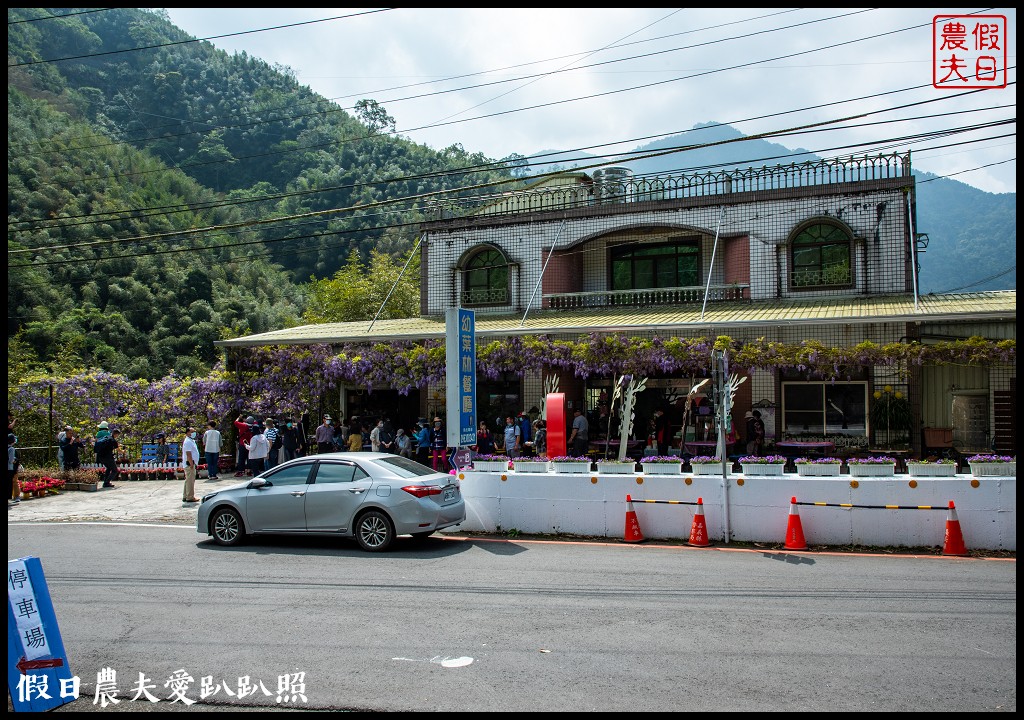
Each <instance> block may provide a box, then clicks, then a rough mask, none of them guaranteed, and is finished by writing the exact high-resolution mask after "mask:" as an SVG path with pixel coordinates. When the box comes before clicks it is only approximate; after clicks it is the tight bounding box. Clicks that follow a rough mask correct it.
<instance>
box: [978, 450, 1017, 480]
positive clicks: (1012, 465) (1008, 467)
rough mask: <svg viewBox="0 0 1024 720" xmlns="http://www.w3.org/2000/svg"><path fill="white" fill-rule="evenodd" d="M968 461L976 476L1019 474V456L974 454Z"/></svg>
mask: <svg viewBox="0 0 1024 720" xmlns="http://www.w3.org/2000/svg"><path fill="white" fill-rule="evenodd" d="M967 462H968V464H969V465H970V466H971V474H972V475H975V476H979V477H985V476H988V475H1008V476H1016V475H1017V458H1015V457H1010V456H1009V455H972V456H971V457H969V458H967Z"/></svg>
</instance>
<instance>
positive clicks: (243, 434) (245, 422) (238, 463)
mask: <svg viewBox="0 0 1024 720" xmlns="http://www.w3.org/2000/svg"><path fill="white" fill-rule="evenodd" d="M255 424H256V418H254V417H253V416H252V415H249V416H248V417H245V418H243V417H242V415H241V413H239V415H238V419H236V420H235V432H237V433H238V444H237V446H236V449H235V454H236V456H237V457H236V460H235V477H243V476H244V475H245V469H246V466H247V465H248V460H249V451H248V450H246V449H245V448H246V446H247V445H248V444H249V441H250V440H251V439H252V426H253V425H255Z"/></svg>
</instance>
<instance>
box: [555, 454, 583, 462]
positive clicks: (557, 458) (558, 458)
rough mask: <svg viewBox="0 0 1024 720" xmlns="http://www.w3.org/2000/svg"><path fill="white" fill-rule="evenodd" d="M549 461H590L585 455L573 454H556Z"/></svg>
mask: <svg viewBox="0 0 1024 720" xmlns="http://www.w3.org/2000/svg"><path fill="white" fill-rule="evenodd" d="M551 462H556V463H562V462H590V458H588V457H585V456H579V457H577V456H574V455H557V456H555V457H553V458H551Z"/></svg>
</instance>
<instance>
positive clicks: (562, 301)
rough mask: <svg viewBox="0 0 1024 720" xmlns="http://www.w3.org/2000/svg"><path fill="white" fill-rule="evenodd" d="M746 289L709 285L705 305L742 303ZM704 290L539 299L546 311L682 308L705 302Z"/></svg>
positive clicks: (595, 293) (611, 292) (651, 290)
mask: <svg viewBox="0 0 1024 720" xmlns="http://www.w3.org/2000/svg"><path fill="white" fill-rule="evenodd" d="M749 287H750V286H749V285H711V286H710V287H708V288H707V292H708V301H709V302H720V301H723V300H742V299H743V298H744V294H745V293H744V291H745V290H747V289H748V288H749ZM704 290H705V288H704V286H703V285H693V286H689V287H671V288H647V289H642V290H598V291H591V292H575V293H551V294H548V295H544V296H543V297H542V298H541V301H542V303H543V307H544V308H545V309H547V310H578V309H580V308H596V307H609V306H620V307H640V306H647V305H683V304H685V303H699V302H703V301H704Z"/></svg>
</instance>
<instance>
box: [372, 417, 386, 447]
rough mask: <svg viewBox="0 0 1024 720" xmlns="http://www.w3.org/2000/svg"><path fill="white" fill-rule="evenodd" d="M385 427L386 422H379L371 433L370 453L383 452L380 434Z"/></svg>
mask: <svg viewBox="0 0 1024 720" xmlns="http://www.w3.org/2000/svg"><path fill="white" fill-rule="evenodd" d="M383 427H384V421H383V420H378V421H377V424H376V425H374V426H373V430H371V431H370V452H377V453H379V452H380V451H381V449H380V447H381V446H380V434H381V431H382V429H383Z"/></svg>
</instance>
